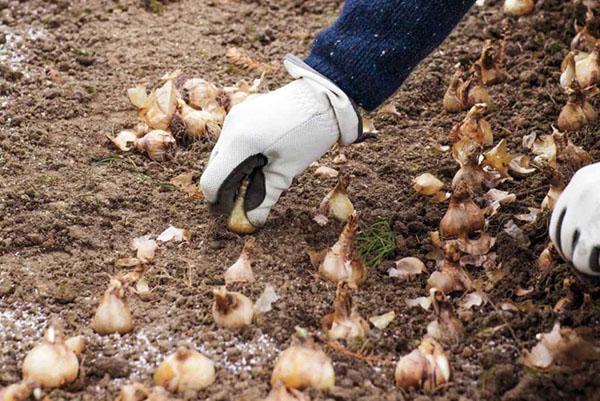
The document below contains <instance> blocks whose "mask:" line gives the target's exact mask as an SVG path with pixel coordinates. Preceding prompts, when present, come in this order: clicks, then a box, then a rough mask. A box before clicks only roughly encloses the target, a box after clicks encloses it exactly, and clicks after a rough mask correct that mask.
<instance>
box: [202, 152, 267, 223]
mask: <svg viewBox="0 0 600 401" xmlns="http://www.w3.org/2000/svg"><path fill="white" fill-rule="evenodd" d="M266 164H267V160H266V158H265V157H264V156H263V155H261V154H256V155H248V154H245V152H217V153H216V154H215V155H214V156H212V157H211V160H210V162H209V163H208V166H207V167H206V170H205V171H204V173H203V174H202V177H201V178H200V188H201V189H202V192H203V193H204V196H205V198H206V200H207V201H208V203H209V204H210V205H211V207H212V208H213V209H214V210H216V211H218V212H221V213H225V214H228V213H229V212H230V211H231V208H232V207H233V202H234V200H235V197H236V195H237V193H238V191H239V189H240V184H241V182H242V180H243V179H244V177H247V176H249V175H250V174H252V173H253V172H254V170H256V169H258V168H260V167H262V166H264V165H266Z"/></svg>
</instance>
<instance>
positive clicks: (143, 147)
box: [135, 129, 176, 161]
mask: <svg viewBox="0 0 600 401" xmlns="http://www.w3.org/2000/svg"><path fill="white" fill-rule="evenodd" d="M175 144H176V143H175V138H173V135H171V134H170V133H168V132H167V131H162V130H160V129H155V130H152V131H150V132H148V133H147V134H146V135H144V136H143V137H142V138H140V139H138V140H137V141H135V147H136V149H137V150H139V151H140V152H142V153H146V154H147V155H148V157H150V158H151V159H152V160H156V161H163V160H165V159H167V157H168V156H169V152H170V151H171V150H173V149H174V147H175Z"/></svg>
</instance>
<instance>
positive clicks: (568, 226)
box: [550, 163, 600, 276]
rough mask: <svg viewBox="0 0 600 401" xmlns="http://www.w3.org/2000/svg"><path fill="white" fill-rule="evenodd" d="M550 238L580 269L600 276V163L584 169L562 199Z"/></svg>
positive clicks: (553, 221)
mask: <svg viewBox="0 0 600 401" xmlns="http://www.w3.org/2000/svg"><path fill="white" fill-rule="evenodd" d="M550 238H551V239H552V242H554V245H555V246H556V249H558V251H559V252H560V254H561V255H562V256H563V258H564V259H566V260H568V261H570V262H573V265H574V266H575V268H576V269H577V270H579V271H580V272H582V273H584V274H587V275H593V276H600V260H599V258H600V163H596V164H592V165H589V166H586V167H584V168H582V169H580V170H579V171H578V172H577V173H576V174H575V175H574V176H573V179H572V180H571V182H570V183H569V185H567V188H565V190H564V191H563V193H562V194H561V196H560V197H559V198H558V201H557V202H556V205H555V206H554V211H553V212H552V218H551V220H550Z"/></svg>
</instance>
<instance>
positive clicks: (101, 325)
mask: <svg viewBox="0 0 600 401" xmlns="http://www.w3.org/2000/svg"><path fill="white" fill-rule="evenodd" d="M92 328H93V329H94V330H95V331H96V332H97V333H98V334H113V333H119V334H125V333H129V332H130V331H131V330H133V318H132V316H131V312H130V311H129V308H128V307H127V304H126V303H125V288H124V286H123V284H122V283H121V282H120V281H119V280H117V279H112V280H111V284H110V286H109V288H108V289H107V290H106V292H105V293H104V295H103V296H102V299H101V300H100V305H98V308H97V309H96V314H95V315H94V319H93V320H92Z"/></svg>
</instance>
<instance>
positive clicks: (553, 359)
mask: <svg viewBox="0 0 600 401" xmlns="http://www.w3.org/2000/svg"><path fill="white" fill-rule="evenodd" d="M537 339H538V341H539V342H538V343H537V344H536V345H535V346H534V347H533V348H532V349H531V351H524V355H523V358H522V362H523V364H524V365H525V366H527V367H529V368H532V369H536V370H551V369H553V368H554V367H556V366H557V365H568V366H577V365H579V364H580V363H581V362H583V361H589V360H598V359H600V348H598V347H597V346H595V345H594V344H592V343H591V342H588V341H586V340H585V339H583V338H582V337H581V336H580V335H579V334H578V333H577V331H576V330H574V329H571V328H569V327H565V328H561V327H560V324H559V323H556V324H555V325H554V327H553V328H552V331H550V332H549V333H541V334H538V335H537Z"/></svg>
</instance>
